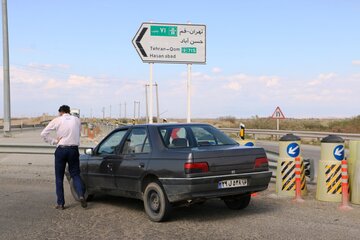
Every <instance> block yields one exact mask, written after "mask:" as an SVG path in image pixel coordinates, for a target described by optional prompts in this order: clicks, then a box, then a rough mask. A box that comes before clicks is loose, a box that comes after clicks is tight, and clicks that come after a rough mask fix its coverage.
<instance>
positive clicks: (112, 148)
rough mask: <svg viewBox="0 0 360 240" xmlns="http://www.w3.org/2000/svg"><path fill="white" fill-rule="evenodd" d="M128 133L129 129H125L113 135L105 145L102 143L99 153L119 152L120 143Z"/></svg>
mask: <svg viewBox="0 0 360 240" xmlns="http://www.w3.org/2000/svg"><path fill="white" fill-rule="evenodd" d="M126 132H127V129H124V130H120V131H117V132H114V133H113V134H111V135H110V136H109V137H108V138H107V139H106V140H105V141H104V142H103V143H101V145H100V147H99V149H98V151H97V153H98V154H115V153H116V152H117V151H118V149H119V147H120V142H121V140H122V139H123V138H124V136H125V134H126Z"/></svg>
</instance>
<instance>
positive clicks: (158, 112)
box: [145, 83, 160, 123]
mask: <svg viewBox="0 0 360 240" xmlns="http://www.w3.org/2000/svg"><path fill="white" fill-rule="evenodd" d="M153 86H155V87H156V108H157V109H156V110H157V122H160V109H159V91H158V84H157V83H155V84H153ZM148 87H149V88H150V91H152V90H151V89H152V88H151V87H150V85H149V84H146V85H145V100H146V121H147V122H148V123H150V120H149V112H148V108H149V104H148V91H147V88H148ZM150 96H151V95H150ZM150 102H151V103H152V101H150ZM151 103H150V104H151Z"/></svg>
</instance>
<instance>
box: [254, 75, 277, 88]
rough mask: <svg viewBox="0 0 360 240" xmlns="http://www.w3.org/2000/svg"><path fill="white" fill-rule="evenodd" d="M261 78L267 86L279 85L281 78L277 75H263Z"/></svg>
mask: <svg viewBox="0 0 360 240" xmlns="http://www.w3.org/2000/svg"><path fill="white" fill-rule="evenodd" d="M259 80H260V81H261V82H264V83H265V85H266V86H267V87H275V86H278V85H279V82H280V78H279V77H277V76H261V77H259Z"/></svg>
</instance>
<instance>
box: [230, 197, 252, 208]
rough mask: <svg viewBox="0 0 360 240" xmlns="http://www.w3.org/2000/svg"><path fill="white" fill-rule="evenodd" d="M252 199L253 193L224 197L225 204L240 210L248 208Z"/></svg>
mask: <svg viewBox="0 0 360 240" xmlns="http://www.w3.org/2000/svg"><path fill="white" fill-rule="evenodd" d="M250 200H251V195H250V194H248V195H241V196H233V197H227V198H224V203H225V205H226V206H227V207H228V208H230V209H233V210H240V209H244V208H246V207H247V206H248V205H249V203H250Z"/></svg>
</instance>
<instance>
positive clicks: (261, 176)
mask: <svg viewBox="0 0 360 240" xmlns="http://www.w3.org/2000/svg"><path fill="white" fill-rule="evenodd" d="M271 175H272V172H271V171H263V172H253V173H243V174H229V175H219V176H206V177H194V178H160V179H159V180H160V182H161V183H162V185H163V187H164V189H165V192H166V194H167V197H168V199H169V201H170V202H178V201H183V200H193V199H197V198H216V197H226V196H231V195H239V194H246V193H252V192H259V191H263V190H265V189H267V187H268V185H269V182H270V179H271ZM233 179H247V186H243V187H234V188H222V189H220V188H219V187H218V186H219V182H220V181H224V180H233Z"/></svg>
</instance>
